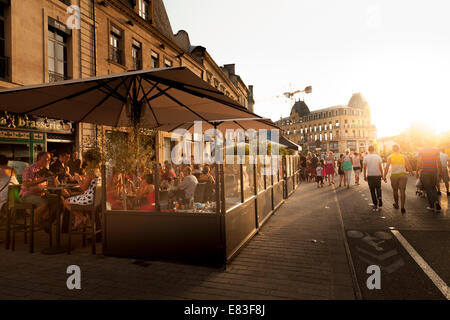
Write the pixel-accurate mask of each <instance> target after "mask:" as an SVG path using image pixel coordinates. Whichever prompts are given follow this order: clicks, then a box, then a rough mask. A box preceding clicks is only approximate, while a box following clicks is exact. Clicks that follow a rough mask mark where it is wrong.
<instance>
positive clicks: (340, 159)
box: [337, 153, 346, 187]
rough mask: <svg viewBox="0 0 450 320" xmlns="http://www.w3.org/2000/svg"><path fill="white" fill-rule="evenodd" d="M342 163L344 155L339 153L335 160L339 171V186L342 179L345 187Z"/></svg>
mask: <svg viewBox="0 0 450 320" xmlns="http://www.w3.org/2000/svg"><path fill="white" fill-rule="evenodd" d="M343 163H344V155H343V154H342V153H341V155H340V156H339V160H338V162H337V167H338V173H339V187H341V185H342V180H344V187H345V181H346V180H345V174H344V173H345V172H344V170H343V169H342V165H343Z"/></svg>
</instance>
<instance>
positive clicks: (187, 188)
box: [175, 167, 198, 204]
mask: <svg viewBox="0 0 450 320" xmlns="http://www.w3.org/2000/svg"><path fill="white" fill-rule="evenodd" d="M197 184H198V180H197V178H196V177H195V176H193V175H192V168H191V167H186V168H185V169H184V179H183V181H182V182H181V183H180V184H179V185H178V187H177V190H176V193H175V195H176V197H177V199H181V201H182V202H183V203H185V204H188V203H189V200H190V199H192V198H194V193H195V188H196V187H197Z"/></svg>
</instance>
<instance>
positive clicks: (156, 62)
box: [151, 51, 159, 69]
mask: <svg viewBox="0 0 450 320" xmlns="http://www.w3.org/2000/svg"><path fill="white" fill-rule="evenodd" d="M151 55H152V68H153V69H155V68H159V54H157V53H156V52H154V51H152V53H151Z"/></svg>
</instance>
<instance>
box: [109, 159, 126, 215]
mask: <svg viewBox="0 0 450 320" xmlns="http://www.w3.org/2000/svg"><path fill="white" fill-rule="evenodd" d="M122 191H123V179H122V173H120V172H119V170H117V169H116V168H115V167H114V168H113V169H112V175H111V179H110V181H109V183H108V184H107V185H106V198H107V200H108V202H109V204H110V205H111V210H122V209H123V204H122V200H121V196H122Z"/></svg>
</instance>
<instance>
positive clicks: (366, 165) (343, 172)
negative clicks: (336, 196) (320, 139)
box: [300, 145, 450, 214]
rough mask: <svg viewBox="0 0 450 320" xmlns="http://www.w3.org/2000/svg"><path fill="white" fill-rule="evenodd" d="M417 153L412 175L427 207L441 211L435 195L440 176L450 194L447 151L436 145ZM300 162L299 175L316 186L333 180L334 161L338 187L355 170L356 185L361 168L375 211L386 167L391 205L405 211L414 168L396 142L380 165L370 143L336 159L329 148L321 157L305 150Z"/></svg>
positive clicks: (346, 182) (380, 201) (346, 183)
mask: <svg viewBox="0 0 450 320" xmlns="http://www.w3.org/2000/svg"><path fill="white" fill-rule="evenodd" d="M417 155H418V161H417V167H416V168H415V175H416V178H417V179H418V180H419V181H420V182H421V184H422V185H423V188H424V190H425V192H426V194H427V198H428V202H429V206H428V207H427V209H428V210H433V211H435V212H439V211H441V206H440V204H439V198H438V197H439V195H441V192H440V181H441V180H442V181H443V182H444V184H445V187H446V189H447V196H450V192H449V173H448V168H449V167H450V159H449V157H448V155H446V154H445V153H443V152H440V151H439V149H437V148H431V147H426V148H423V149H421V150H419V152H418V154H417ZM320 158H321V159H320ZM300 163H301V167H302V170H301V172H302V176H303V179H304V180H306V181H314V180H315V181H316V183H317V187H318V188H321V187H323V186H324V184H325V182H326V181H328V185H330V186H331V185H332V184H334V176H335V172H336V170H335V169H336V166H335V163H336V164H337V173H338V174H339V177H340V179H339V187H341V185H342V182H343V183H344V187H347V189H349V188H350V184H351V177H352V172H353V173H354V174H355V184H356V185H359V184H360V174H361V171H362V172H363V177H364V181H366V182H367V183H368V185H369V190H370V194H371V198H372V204H371V206H372V207H373V211H378V210H379V209H380V208H381V207H382V206H383V197H382V191H381V181H384V182H385V183H387V175H388V173H389V170H390V171H391V175H390V181H391V187H392V192H393V196H394V203H393V207H394V209H400V211H401V213H402V214H405V213H406V209H405V202H406V186H407V182H408V173H409V174H410V175H414V168H413V167H412V165H411V163H410V161H409V160H408V157H407V156H406V155H404V154H402V153H400V147H399V146H398V145H394V146H393V148H392V154H391V155H389V157H388V158H387V160H386V165H385V167H384V169H383V160H382V159H381V157H380V156H379V155H378V154H376V152H375V148H374V147H373V146H369V148H368V153H367V152H366V153H365V154H363V153H361V154H360V153H358V152H353V153H351V152H350V150H348V149H347V150H346V151H345V154H341V155H340V156H339V159H337V161H335V158H334V154H333V152H331V151H330V152H329V153H328V155H325V154H322V156H321V157H320V156H317V155H314V154H312V153H308V155H307V156H306V157H302V158H301V161H300Z"/></svg>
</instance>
